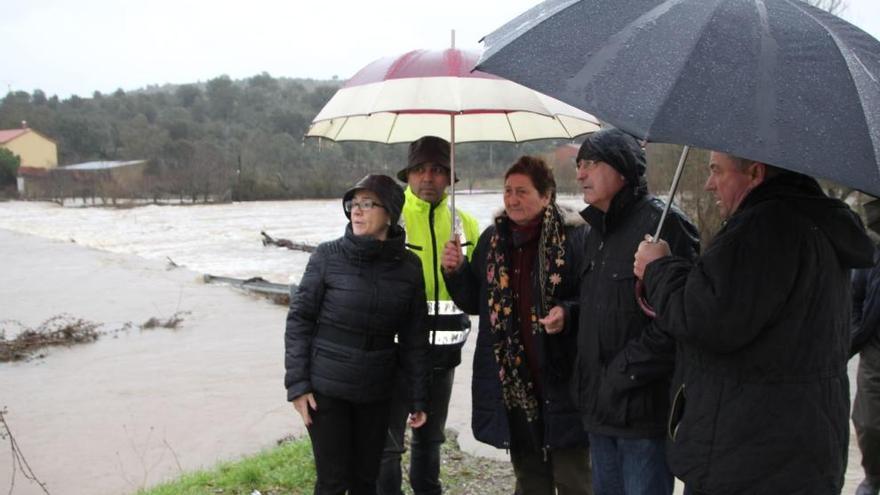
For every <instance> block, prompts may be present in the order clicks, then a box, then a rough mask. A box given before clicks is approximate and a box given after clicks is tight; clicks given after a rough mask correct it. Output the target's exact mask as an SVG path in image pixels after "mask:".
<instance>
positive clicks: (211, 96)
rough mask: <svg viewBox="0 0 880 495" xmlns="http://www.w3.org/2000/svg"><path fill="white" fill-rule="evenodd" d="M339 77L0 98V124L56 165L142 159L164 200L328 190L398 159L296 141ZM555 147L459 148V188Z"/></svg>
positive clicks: (368, 146)
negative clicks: (39, 139)
mask: <svg viewBox="0 0 880 495" xmlns="http://www.w3.org/2000/svg"><path fill="white" fill-rule="evenodd" d="M341 84H342V81H338V80H331V81H321V80H312V79H289V78H274V77H272V76H270V75H269V74H267V73H262V74H258V75H255V76H253V77H250V78H246V79H242V80H232V79H230V78H229V77H228V76H225V75H224V76H219V77H217V78H214V79H211V80H209V81H207V82H202V83H192V84H182V85H171V84H166V85H162V86H159V85H153V86H149V87H147V88H144V89H141V90H137V91H130V92H125V91H123V90H121V89H120V90H117V91H115V92H113V93H111V94H102V93H100V92H95V93H94V94H93V95H92V97H91V98H82V97H79V96H72V97H70V98H67V99H64V100H61V99H59V98H58V97H57V96H51V97H47V96H46V94H45V93H44V92H43V91H41V90H34V91H33V93H27V92H24V91H15V92H10V93H8V94H7V95H6V96H5V97H4V98H3V99H2V100H0V129H9V128H17V127H19V126H20V125H21V122H22V121H27V123H28V125H29V126H30V127H31V128H33V129H36V130H38V131H40V132H41V133H43V134H45V135H47V136H49V137H51V138H52V139H54V140H56V141H57V143H58V148H59V154H60V156H59V163H61V164H62V165H63V164H70V163H78V162H84V161H90V160H134V159H147V160H149V161H150V173H151V174H152V175H153V176H155V177H156V178H157V179H156V181H155V184H156V185H155V186H154V187H155V188H158V189H160V191H159V193H161V194H165V195H174V194H181V195H194V194H199V195H211V196H214V197H226V198H230V199H237V200H248V199H279V198H302V197H332V196H337V195H340V194H341V193H342V192H343V191H344V190H345V189H346V188H347V187H348V186H349V185H351V184H352V183H353V182H354V181H355V180H357V179H358V178H360V177H361V176H363V175H364V174H366V173H368V172H384V173H389V174H393V173H394V172H396V171H397V170H398V169H399V168H401V167H402V166H403V165H404V163H405V160H406V146H405V145H392V146H388V145H381V144H372V143H340V144H336V143H332V142H327V141H326V140H325V141H323V142H318V141H317V140H311V139H309V140H304V139H303V135H304V133H305V132H306V130H307V128H308V125H309V123H310V122H311V120H312V118H313V117H314V116H315V115H316V114H317V113H318V111H319V110H320V109H321V108H322V107H323V105H324V104H325V103H326V102H327V100H329V99H330V97H331V96H332V95H333V94H334V92H335V91H336V90H337V88H338V87H339V86H340V85H341ZM557 144H558V143H555V142H546V141H545V142H541V143H529V144H523V145H513V144H504V143H494V144H491V145H490V144H486V143H480V144H463V145H459V146H458V147H457V159H458V161H457V165H458V170H459V175H460V176H461V177H462V179H463V180H462V183H460V184H459V185H460V186H461V187H468V186H473V185H475V184H481V183H485V181H487V180H492V181H493V183H494V184H498V183H499V182H500V181H499V180H498V179H499V177H500V175H501V174H502V173H503V171H504V170H505V169H506V168H507V166H508V165H510V164H511V163H512V162H513V161H514V160H515V158H516V157H517V156H519V155H521V154H525V153H542V152H546V151H549V150H552V149H553V148H554V147H555V146H556V145H557ZM569 182H570V181H569ZM566 186H569V187H570V188H571V189H573V188H574V187H575V186H574V185H573V184H566ZM155 192H156V191H153V193H155Z"/></svg>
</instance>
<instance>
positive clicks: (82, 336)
mask: <svg viewBox="0 0 880 495" xmlns="http://www.w3.org/2000/svg"><path fill="white" fill-rule="evenodd" d="M100 326H101V324H100V323H95V322H92V321H88V320H84V319H82V318H74V317H73V316H70V315H67V314H61V315H57V316H53V317H52V318H49V319H48V320H46V321H44V322H43V323H41V324H40V325H39V326H38V327H37V328H28V327H26V326H24V325H23V324H21V323H20V322H18V321H11V320H5V321H2V322H0V362H8V361H21V360H24V359H30V358H32V357H35V356H34V355H35V354H36V353H37V352H38V351H41V350H43V349H45V348H47V347H52V346H68V347H69V346H72V345H75V344H85V343H88V342H94V341H96V340H98V336H99V335H100V334H99V332H98V328H99V327H100ZM8 328H14V329H15V330H16V331H15V332H14V333H15V335H16V336H15V338H13V339H7V338H6V334H7V333H10V334H12V333H13V332H8V331H7V329H8ZM36 357H42V355H40V356H36Z"/></svg>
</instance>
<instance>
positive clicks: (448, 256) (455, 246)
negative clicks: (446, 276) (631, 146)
mask: <svg viewBox="0 0 880 495" xmlns="http://www.w3.org/2000/svg"><path fill="white" fill-rule="evenodd" d="M462 263H464V256H462V254H461V239H459V237H458V236H457V235H456V236H455V238H454V239H453V240H451V241H448V242H447V243H446V246H445V247H444V248H443V257H442V258H441V259H440V266H442V267H443V271H444V272H454V271H456V270H458V267H460V266H461V265H462Z"/></svg>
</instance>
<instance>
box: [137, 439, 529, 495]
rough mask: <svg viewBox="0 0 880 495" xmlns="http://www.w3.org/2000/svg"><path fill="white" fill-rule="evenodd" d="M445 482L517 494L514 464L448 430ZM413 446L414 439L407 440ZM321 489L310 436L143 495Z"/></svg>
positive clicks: (487, 494)
mask: <svg viewBox="0 0 880 495" xmlns="http://www.w3.org/2000/svg"><path fill="white" fill-rule="evenodd" d="M446 436H447V441H446V443H444V444H443V448H442V450H441V457H442V459H443V461H442V465H441V467H440V479H441V482H442V484H443V487H444V493H446V494H447V495H472V494H480V495H506V494H509V493H511V492H512V491H513V484H514V480H513V472H512V470H511V467H510V463H509V462H507V461H497V460H492V459H486V458H480V457H474V456H472V455H470V454H467V453H464V452H462V451H461V449H460V447H459V445H458V438H457V437H458V434H457V433H456V432H454V431H452V430H446ZM406 443H407V447H408V444H409V434H407V436H406ZM402 464H403V467H404V469H403V473H402V474H403V477H404V482H403V487H402V488H403V492H404V494H406V495H411V494H412V490H411V489H410V487H409V481H408V480H407V469H406V466H409V448H407V453H406V454H404V455H403V461H402ZM314 486H315V459H314V457H313V456H312V444H311V442H310V441H309V438H308V437H307V436H305V437H302V438H299V439H296V440H292V441H285V442H282V443H281V444H280V445H279V446H278V447H275V448H273V449H270V450H266V451H263V452H260V453H259V454H256V455H254V456H251V457H246V458H242V459H240V460H238V461H233V462H226V463H223V464H219V465H218V466H217V467H216V468H214V469H212V470H207V471H198V472H195V473H188V474H184V475H183V476H181V477H180V478H179V479H177V480H175V481H172V482H169V483H166V484H164V485H159V486H156V487H153V488H152V489H150V490H142V491H139V492H138V495H217V494H222V495H229V494H234V495H251V494H252V493H253V492H254V490H257V491H259V492H260V494H261V495H280V494H285V495H287V494H294V495H306V494H311V493H312V492H313V490H314Z"/></svg>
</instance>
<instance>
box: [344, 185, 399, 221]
mask: <svg viewBox="0 0 880 495" xmlns="http://www.w3.org/2000/svg"><path fill="white" fill-rule="evenodd" d="M361 189H366V190H367V191H371V192H372V193H373V194H375V195H376V196H378V197H379V201H381V202H382V205H383V206H385V211H387V212H388V216H389V217H391V224H392V225H396V224H397V221H398V220H400V212H401V210H403V202H404V200H405V198H404V197H403V188H401V187H400V186H399V185H397V182H394V179H392V178H391V177H388V176H387V175H380V174H370V175H367V176H364V178H363V179H361V180H359V181H357V184H355V185H354V186H352V188H351V189H349V190H348V191H345V194H344V195H343V196H342V204H343V205H345V202H346V201H348V200H350V199H351V198H353V197H354V195H355V193H357V192H358V191H359V190H361ZM342 211H345V207H344V206H343V208H342ZM345 216H346V218H348V219H349V220H351V213H349V212H347V211H346V212H345Z"/></svg>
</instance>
